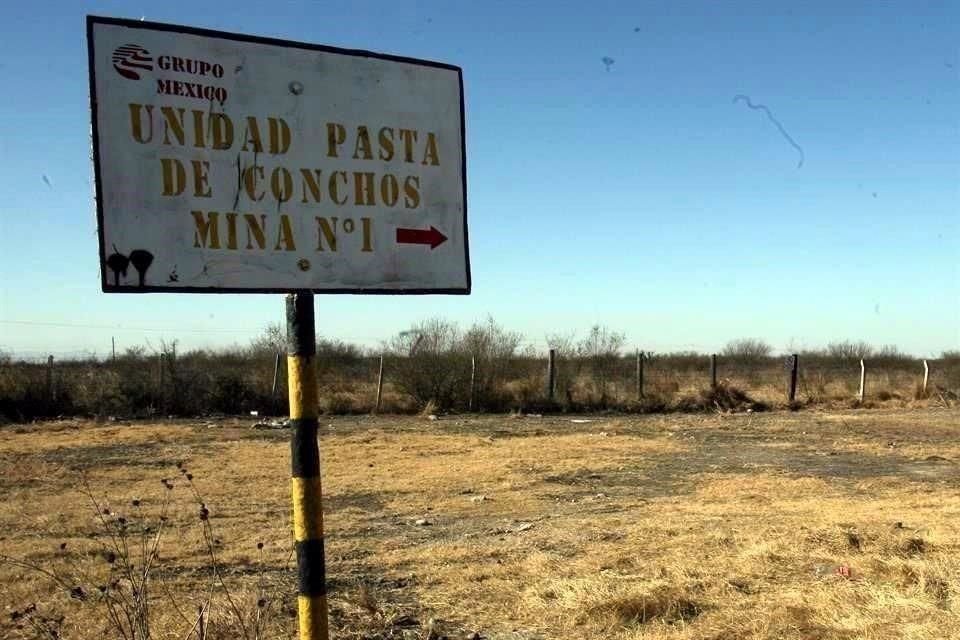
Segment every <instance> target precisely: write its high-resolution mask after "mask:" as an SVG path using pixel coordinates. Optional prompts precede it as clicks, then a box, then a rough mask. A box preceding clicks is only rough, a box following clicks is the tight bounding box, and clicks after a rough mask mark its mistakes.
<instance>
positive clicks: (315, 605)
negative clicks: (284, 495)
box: [286, 293, 329, 640]
mask: <svg viewBox="0 0 960 640" xmlns="http://www.w3.org/2000/svg"><path fill="white" fill-rule="evenodd" d="M286 307H287V387H288V388H289V397H290V435H291V441H290V452H291V460H290V463H291V470H292V476H293V479H292V494H293V495H292V498H293V539H294V547H295V549H296V554H297V583H298V584H297V587H298V589H297V591H298V593H297V609H298V613H299V627H300V640H328V637H329V633H328V628H327V587H326V563H325V560H324V550H323V504H322V502H323V498H322V490H321V486H320V484H321V483H320V449H319V447H318V445H317V426H318V425H317V420H318V409H319V407H318V402H317V369H316V354H317V338H316V329H315V325H314V313H313V294H312V293H297V294H290V295H288V296H287V299H286Z"/></svg>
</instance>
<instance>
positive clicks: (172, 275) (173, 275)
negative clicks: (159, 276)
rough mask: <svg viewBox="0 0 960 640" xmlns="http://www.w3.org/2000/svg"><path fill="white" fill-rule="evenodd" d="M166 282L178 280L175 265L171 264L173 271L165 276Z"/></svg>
mask: <svg viewBox="0 0 960 640" xmlns="http://www.w3.org/2000/svg"><path fill="white" fill-rule="evenodd" d="M167 282H180V276H179V275H177V265H173V271H171V272H170V274H169V275H168V276H167Z"/></svg>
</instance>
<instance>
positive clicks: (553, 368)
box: [547, 349, 557, 403]
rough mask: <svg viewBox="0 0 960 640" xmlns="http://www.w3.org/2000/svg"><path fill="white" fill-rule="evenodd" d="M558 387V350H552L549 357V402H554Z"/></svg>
mask: <svg viewBox="0 0 960 640" xmlns="http://www.w3.org/2000/svg"><path fill="white" fill-rule="evenodd" d="M556 386H557V350H556V349H550V353H549V355H548V356H547V402H551V403H552V402H553V396H554V393H555V391H556Z"/></svg>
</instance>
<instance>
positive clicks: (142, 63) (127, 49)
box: [113, 44, 153, 80]
mask: <svg viewBox="0 0 960 640" xmlns="http://www.w3.org/2000/svg"><path fill="white" fill-rule="evenodd" d="M113 68H114V69H116V70H117V73H119V74H120V75H122V76H123V77H124V78H127V79H128V80H139V79H140V73H139V72H137V71H136V69H143V70H144V71H153V57H152V56H151V55H150V52H149V51H147V50H146V49H144V48H143V47H141V46H140V45H136V44H125V45H123V46H122V47H117V48H116V50H115V51H114V52H113Z"/></svg>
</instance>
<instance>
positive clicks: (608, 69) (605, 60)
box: [600, 56, 616, 71]
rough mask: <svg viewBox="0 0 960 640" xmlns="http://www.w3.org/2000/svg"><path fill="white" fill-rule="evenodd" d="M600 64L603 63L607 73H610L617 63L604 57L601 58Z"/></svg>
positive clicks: (608, 57)
mask: <svg viewBox="0 0 960 640" xmlns="http://www.w3.org/2000/svg"><path fill="white" fill-rule="evenodd" d="M600 62H602V63H603V65H604V66H605V67H606V68H607V71H610V67H611V66H613V63H614V62H616V60H614V59H613V58H611V57H610V56H603V57H602V58H600Z"/></svg>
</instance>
